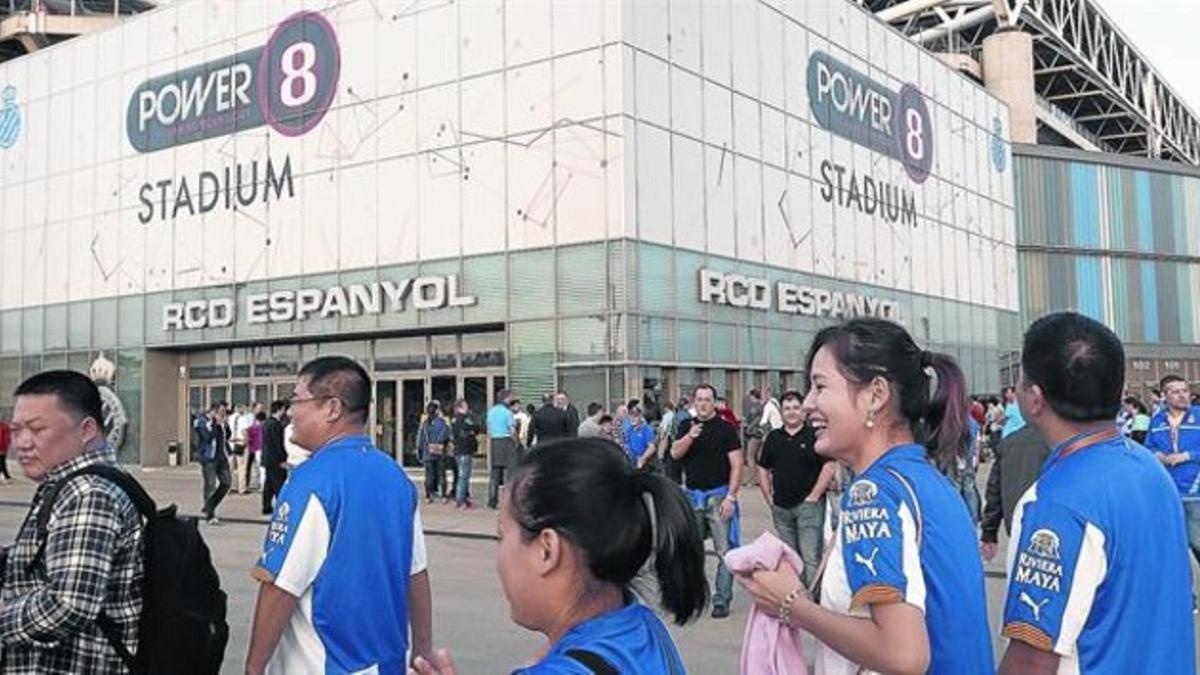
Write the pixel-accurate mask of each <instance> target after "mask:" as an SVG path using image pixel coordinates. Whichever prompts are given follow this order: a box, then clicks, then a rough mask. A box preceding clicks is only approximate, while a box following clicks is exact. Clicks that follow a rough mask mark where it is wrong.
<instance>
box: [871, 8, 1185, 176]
mask: <svg viewBox="0 0 1200 675" xmlns="http://www.w3.org/2000/svg"><path fill="white" fill-rule="evenodd" d="M854 1H856V2H858V4H860V5H862V6H863V7H865V8H866V9H868V10H870V11H871V12H873V13H874V14H875V15H876V16H877V17H878V18H879V19H881V20H883V21H885V22H887V23H889V24H891V25H892V26H893V27H895V28H896V29H898V30H900V31H901V32H903V33H905V34H906V35H908V36H909V37H910V38H911V39H912V40H913V41H915V42H918V43H920V44H922V45H923V46H925V47H926V48H927V49H929V50H930V51H933V52H941V53H954V54H967V55H970V56H971V57H972V58H974V59H976V60H978V59H979V57H980V53H981V51H982V49H983V40H984V39H985V38H987V37H988V36H989V35H991V34H993V33H995V32H997V31H1002V30H1022V31H1025V32H1028V33H1030V34H1032V35H1033V61H1034V87H1035V89H1036V93H1037V96H1038V104H1039V106H1038V107H1039V109H1038V120H1039V122H1040V123H1041V125H1040V126H1042V127H1044V128H1047V129H1050V130H1053V131H1054V132H1056V133H1057V134H1058V135H1059V136H1063V137H1065V138H1067V139H1068V140H1070V141H1072V142H1073V143H1074V144H1076V145H1080V146H1082V147H1088V148H1089V149H1098V150H1103V151H1107V152H1113V153H1119V154H1127V155H1136V156H1141V157H1150V158H1161V159H1168V160H1173V161H1177V162H1183V163H1186V164H1191V165H1200V118H1198V117H1197V115H1196V113H1195V112H1194V111H1193V110H1192V109H1191V108H1189V107H1188V106H1187V104H1186V103H1184V102H1183V100H1182V99H1180V97H1179V96H1178V95H1177V94H1176V93H1175V92H1174V91H1173V90H1172V89H1171V87H1170V86H1169V85H1168V84H1167V83H1166V81H1164V80H1163V78H1162V77H1161V76H1160V75H1159V74H1158V72H1157V71H1155V69H1154V68H1153V66H1151V65H1150V63H1149V62H1148V61H1147V60H1146V58H1145V57H1144V56H1143V55H1142V54H1141V53H1140V52H1138V50H1137V48H1136V47H1135V46H1134V45H1133V43H1132V42H1130V40H1129V39H1128V38H1127V37H1126V36H1125V35H1124V34H1123V33H1122V32H1121V31H1120V29H1118V28H1117V27H1116V26H1115V25H1114V23H1113V21H1112V19H1110V18H1109V17H1108V16H1107V15H1106V14H1105V13H1104V12H1103V11H1102V10H1101V9H1100V8H1099V7H1097V6H1096V4H1095V3H1094V2H1093V0H854Z"/></svg>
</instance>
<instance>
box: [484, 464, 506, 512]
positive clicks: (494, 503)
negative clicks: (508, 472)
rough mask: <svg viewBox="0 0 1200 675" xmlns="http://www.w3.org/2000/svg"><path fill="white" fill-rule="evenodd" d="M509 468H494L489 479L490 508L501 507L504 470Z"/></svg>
mask: <svg viewBox="0 0 1200 675" xmlns="http://www.w3.org/2000/svg"><path fill="white" fill-rule="evenodd" d="M507 468H508V467H507V466H503V465H502V466H493V467H492V475H491V476H490V478H489V479H488V508H489V509H495V508H499V507H500V486H501V485H504V470H505V469H507Z"/></svg>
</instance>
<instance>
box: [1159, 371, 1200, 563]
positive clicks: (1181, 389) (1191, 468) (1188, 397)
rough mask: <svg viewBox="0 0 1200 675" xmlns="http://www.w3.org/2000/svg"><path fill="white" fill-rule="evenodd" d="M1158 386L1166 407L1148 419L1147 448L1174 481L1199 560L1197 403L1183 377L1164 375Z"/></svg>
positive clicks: (1199, 427)
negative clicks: (1194, 402) (1193, 401)
mask: <svg viewBox="0 0 1200 675" xmlns="http://www.w3.org/2000/svg"><path fill="white" fill-rule="evenodd" d="M1161 386H1162V392H1163V399H1164V400H1165V401H1166V407H1165V408H1164V409H1163V410H1162V411H1161V412H1159V413H1157V414H1156V415H1155V416H1154V419H1152V420H1150V431H1149V433H1147V434H1146V447H1147V448H1149V449H1150V450H1151V451H1153V452H1154V454H1155V455H1156V456H1157V457H1158V459H1159V461H1160V462H1162V463H1163V466H1165V467H1167V473H1169V474H1170V475H1171V479H1172V480H1173V481H1175V487H1176V489H1178V490H1179V496H1180V498H1181V499H1182V500H1183V517H1184V521H1185V522H1186V523H1187V535H1188V546H1189V547H1190V548H1191V549H1192V555H1193V556H1195V557H1196V561H1197V562H1200V406H1194V405H1192V392H1191V390H1189V389H1188V385H1187V382H1186V381H1185V380H1184V379H1183V378H1182V377H1180V376H1178V375H1167V376H1166V377H1164V378H1163V379H1162V383H1161Z"/></svg>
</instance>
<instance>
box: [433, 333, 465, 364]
mask: <svg viewBox="0 0 1200 675" xmlns="http://www.w3.org/2000/svg"><path fill="white" fill-rule="evenodd" d="M429 367H430V368H433V369H434V370H439V369H442V368H457V367H458V336H457V335H435V336H433V337H432V338H430V339H429Z"/></svg>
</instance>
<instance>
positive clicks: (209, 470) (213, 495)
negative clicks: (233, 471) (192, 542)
mask: <svg viewBox="0 0 1200 675" xmlns="http://www.w3.org/2000/svg"><path fill="white" fill-rule="evenodd" d="M201 470H202V471H203V472H204V517H205V518H208V519H210V520H211V519H212V518H215V517H216V515H217V507H218V506H220V505H221V500H222V499H225V495H226V494H228V493H229V483H230V478H231V477H230V475H229V461H228V460H224V459H215V460H213V461H211V462H206V463H204V464H202V465H201Z"/></svg>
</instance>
